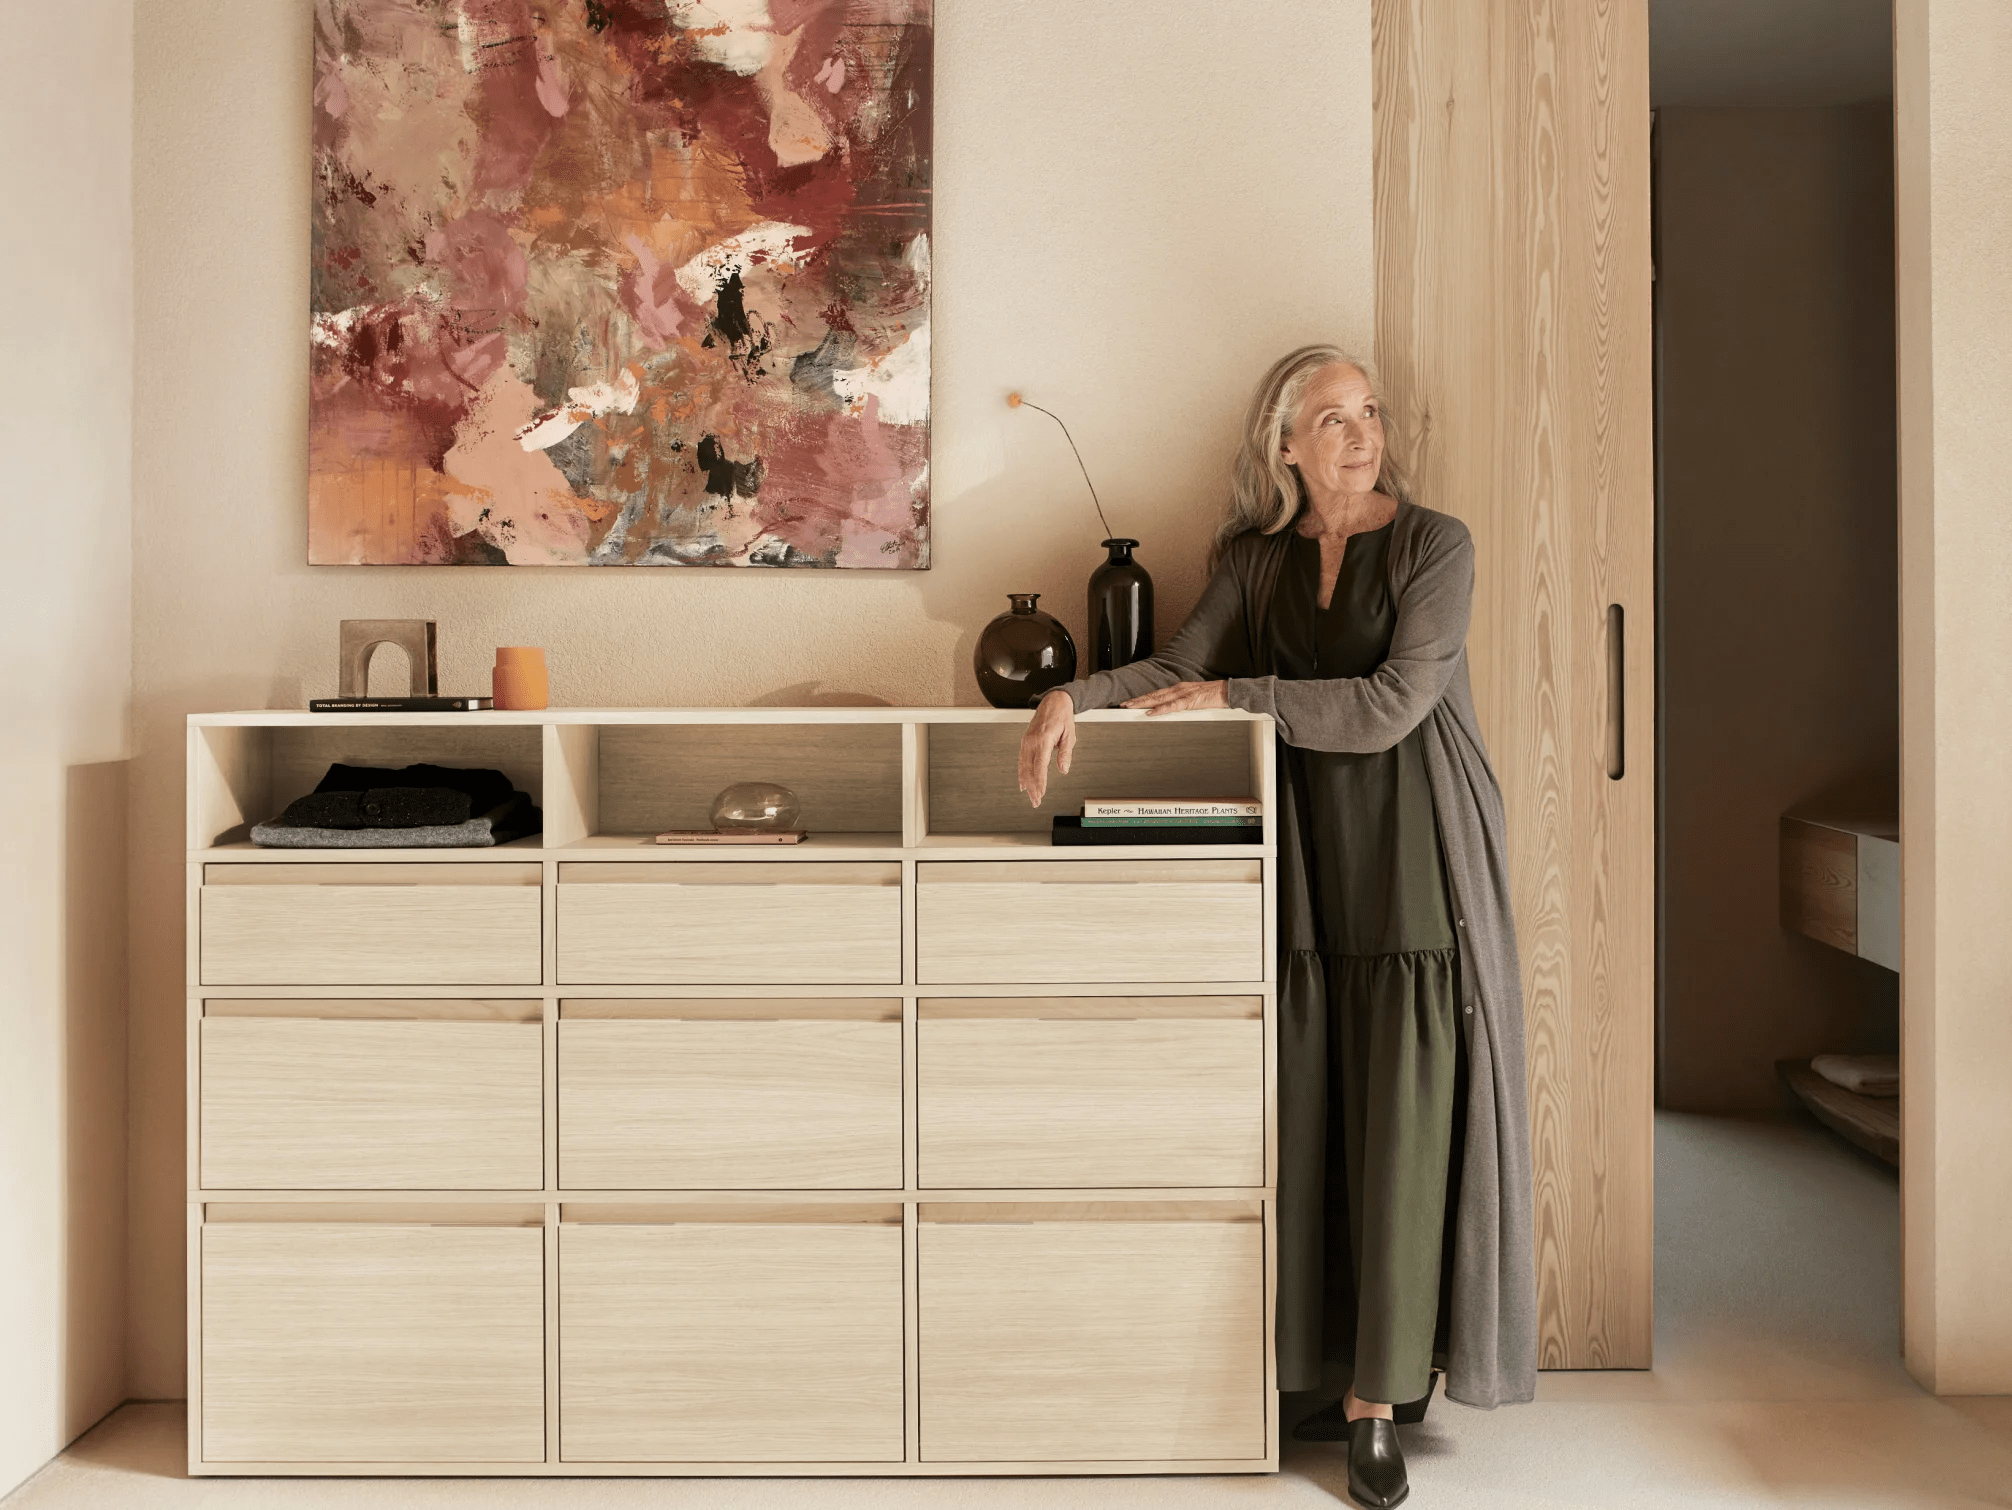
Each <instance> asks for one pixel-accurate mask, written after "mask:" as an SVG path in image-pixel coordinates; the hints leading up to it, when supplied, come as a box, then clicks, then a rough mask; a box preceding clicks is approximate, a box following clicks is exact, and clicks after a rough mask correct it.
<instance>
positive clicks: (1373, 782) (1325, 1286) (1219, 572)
mask: <svg viewBox="0 0 2012 1510" xmlns="http://www.w3.org/2000/svg"><path fill="white" fill-rule="evenodd" d="M1214 562H1215V569H1214V574H1213V576H1212V577H1211V578H1210V580H1209V583H1208V586H1207V587H1206V588H1205V589H1204V590H1203V593H1202V597H1201V601H1200V602H1199V603H1198V604H1197V605H1196V607H1195V611H1194V612H1193V614H1191V615H1190V616H1189V618H1188V621H1187V623H1186V624H1184V625H1183V626H1182V627H1181V630H1180V632H1179V633H1178V634H1176V635H1175V636H1174V638H1173V640H1172V641H1171V642H1170V643H1169V644H1168V646H1167V648H1166V649H1165V650H1164V651H1162V652H1161V653H1160V654H1159V655H1156V656H1154V657H1153V658H1152V659H1150V660H1145V661H1137V662H1134V663H1133V664H1131V665H1129V666H1123V667H1120V668H1119V669H1118V670H1116V671H1103V672H1098V673H1097V674H1096V675H1094V676H1091V677H1088V678H1086V679H1084V680H1082V681H1077V682H1071V683H1069V684H1068V685H1067V686H1065V687H1061V688H1058V689H1056V690H1055V691H1053V692H1050V693H1049V694H1048V695H1047V696H1046V697H1045V698H1043V699H1042V701H1041V704H1040V707H1039V708H1038V709H1037V711H1036V712H1035V715H1034V718H1033V721H1032V723H1031V724H1030V725H1029V726H1028V729H1027V733H1026V736H1025V738H1024V739H1023V740H1022V742H1021V746H1020V786H1021V789H1022V790H1023V791H1025V792H1026V793H1027V795H1028V797H1029V799H1030V800H1031V801H1032V802H1033V803H1034V805H1035V806H1037V807H1038V806H1039V805H1040V803H1041V798H1042V796H1043V794H1044V792H1045V790H1046V787H1047V781H1048V765H1049V760H1050V757H1051V756H1054V757H1056V758H1057V759H1058V760H1059V763H1060V767H1061V769H1062V770H1063V771H1067V770H1068V769H1069V761H1070V754H1071V751H1072V749H1073V747H1074V744H1075V729H1074V723H1073V720H1074V715H1075V714H1076V713H1077V712H1078V711H1080V710H1083V709H1089V708H1102V707H1108V706H1110V705H1112V704H1122V705H1123V706H1125V707H1127V708H1144V709H1146V710H1147V711H1148V712H1149V713H1152V714H1166V713H1179V712H1186V711H1188V710H1190V709H1198V708H1241V709H1244V710H1246V711H1247V712H1252V713H1267V714H1270V715H1271V717H1272V718H1273V719H1274V720H1275V721H1276V723H1277V727H1278V738H1279V758H1278V769H1279V778H1280V779H1279V783H1278V797H1279V800H1278V811H1277V812H1276V813H1275V814H1273V815H1272V816H1273V831H1274V833H1275V834H1276V835H1277V838H1278V846H1279V865H1278V876H1279V893H1280V894H1279V899H1278V900H1279V948H1280V954H1281V958H1280V960H1279V969H1278V1035H1279V1042H1278V1063H1279V1080H1280V1110H1279V1115H1280V1151H1279V1170H1278V1238H1279V1258H1278V1332H1277V1338H1278V1371H1279V1387H1280V1388H1281V1389H1285V1390H1311V1389H1317V1388H1319V1387H1320V1385H1321V1365H1322V1362H1323V1360H1324V1359H1334V1360H1336V1361H1345V1360H1347V1359H1349V1358H1350V1357H1351V1356H1352V1359H1353V1366H1354V1377H1353V1382H1352V1384H1351V1385H1350V1387H1349V1389H1348V1391H1347V1393H1346V1394H1345V1395H1344V1396H1343V1397H1342V1399H1341V1400H1340V1401H1339V1402H1337V1403H1336V1404H1334V1405H1331V1406H1329V1407H1328V1408H1327V1409H1325V1410H1323V1411H1320V1412H1319V1413H1317V1414H1315V1415H1313V1416H1311V1417H1309V1418H1308V1419H1306V1420H1304V1421H1302V1422H1301V1423H1300V1425H1299V1427H1298V1429H1297V1430H1296V1432H1295V1435H1297V1436H1299V1437H1300V1438H1301V1439H1302V1440H1339V1439H1341V1438H1344V1437H1345V1438H1346V1439H1347V1442H1348V1475H1349V1491H1350V1493H1351V1494H1353V1495H1354V1496H1355V1498H1356V1499H1357V1500H1359V1501H1361V1502H1362V1503H1364V1504H1368V1505H1372V1506H1387V1505H1394V1504H1396V1503H1397V1502H1398V1501H1399V1500H1401V1499H1403V1498H1404V1496H1405V1495H1406V1493H1408V1484H1407V1481H1406V1478H1405V1471H1404V1458H1403V1454H1402V1452H1401V1450H1400V1449H1399V1446H1398V1441H1397V1435H1396V1431H1395V1428H1394V1424H1393V1423H1394V1421H1406V1420H1410V1421H1415V1420H1417V1419H1419V1418H1420V1417H1422V1416H1423V1415H1424V1413H1425V1407H1426V1404H1427V1403H1428V1402H1429V1401H1430V1399H1431V1390H1432V1384H1433V1382H1434V1380H1435V1378H1436V1377H1437V1375H1438V1373H1440V1372H1442V1371H1443V1372H1444V1374H1445V1376H1446V1393H1447V1395H1448V1397H1449V1398H1451V1399H1455V1400H1459V1401H1462V1402H1463V1403H1466V1404H1469V1405H1479V1406H1488V1407H1492V1406H1495V1405H1498V1404H1502V1403H1505V1402H1512V1401H1525V1400H1529V1399H1530V1398H1531V1397H1532V1395H1533V1394H1534V1393H1535V1387H1536V1293H1535V1281H1534V1277H1533V1272H1532V1256H1531V1235H1530V1204H1531V1190H1530V1153H1529V1128H1528V1124H1527V1121H1526V1113H1525V1106H1524V1100H1525V1093H1524V1079H1523V999H1522V986H1521V980H1520V976H1519V973H1518V970H1517V964H1516V939H1515V927H1514V923H1513V921H1512V919H1511V917H1510V911H1509V876H1508V861H1507V856H1506V853H1505V848H1504V841H1503V815H1502V798H1501V792H1500V789H1499V788H1498V787H1497V786H1496V783H1495V777H1494V774H1493V772H1491V771H1490V769H1489V766H1488V756H1487V753H1486V752H1485V751H1484V750H1483V748H1482V744H1481V733H1480V730H1479V728H1478V727H1477V725H1476V723H1475V717H1474V703H1473V698H1472V695H1471V694H1470V692H1469V690H1468V682H1467V652H1466V638H1467V620H1468V613H1469V607H1470V601H1471V598H1472V595H1473V586H1474V547H1473V543H1472V541H1471V540H1470V539H1469V537H1468V533H1467V530H1466V528H1465V527H1464V526H1463V525H1461V524H1460V523H1459V521H1457V520H1455V519H1452V518H1449V517H1448V516H1447V515H1444V514H1437V513H1434V512H1432V511H1431V510H1430V509H1424V508H1420V507H1418V506H1417V505H1416V504H1414V503H1412V502H1411V501H1410V497H1409V493H1408V490H1407V488H1406V486H1405V483H1404V480H1403V473H1402V470H1401V468H1400V467H1399V465H1398V463H1397V460H1396V458H1395V457H1394V456H1393V454H1392V451H1391V447H1390V443H1389V436H1388V433H1387V430H1386V424H1385V420H1384V417H1383V411H1382V405H1381V404H1380V403H1379V401H1378V399H1377V395H1376V390H1375V386H1374V384H1373V383H1372V381H1371V379H1370V376H1369V373H1368V371H1367V370H1366V369H1365V368H1364V366H1363V365H1362V364H1361V363H1360V362H1357V361H1354V360H1352V359H1351V358H1349V357H1348V356H1347V355H1346V354H1344V353H1343V352H1341V351H1340V350H1338V349H1336V348H1335V347H1332V346H1306V347H1302V348H1301V349H1300V350H1298V351H1295V352H1293V353H1291V354H1290V355H1289V356H1286V357H1285V358H1283V359H1281V360H1280V361H1279V362H1278V363H1276V364H1275V365H1274V366H1273V367H1272V369H1271V370H1270V371H1269V372H1267V373H1266V374H1265V376H1264V379H1263V381H1262V382H1261V383H1260V384H1259V385H1258V390H1257V393H1256V395H1255V396H1254V397H1253V399H1252V402H1251V407H1250V412H1249V416H1248V419H1247V422H1246V426H1245V431H1244V437H1243V444H1242V447H1241V449H1240V451H1239V453H1238V456H1237V460H1236V469H1235V479H1234V492H1233V499H1232V502H1231V506H1230V511H1229V517H1228V518H1227V519H1225V520H1224V521H1223V524H1222V527H1221V529H1220V530H1219V531H1218V532H1217V536H1216V542H1215V551H1214Z"/></svg>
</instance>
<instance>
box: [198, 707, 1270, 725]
mask: <svg viewBox="0 0 2012 1510" xmlns="http://www.w3.org/2000/svg"><path fill="white" fill-rule="evenodd" d="M1029 716H1030V711H1029V710H1027V709H1023V708H886V707H866V708H850V707H847V708H537V709H532V710H528V711H524V712H486V713H309V712H307V711H306V710H304V709H299V708H264V709H252V710H247V711H243V712H236V713H191V714H190V715H189V723H190V725H191V727H195V728H239V729H288V728H329V727H335V726H352V727H353V726H362V727H369V728H392V729H397V728H415V729H416V728H427V727H453V728H496V727H503V726H524V725H531V726H542V725H545V724H595V725H605V724H1017V723H1025V722H1026V721H1027V719H1028V717H1029ZM1076 716H1077V718H1078V719H1079V720H1081V721H1083V722H1086V723H1131V722H1143V721H1144V720H1146V719H1147V718H1149V717H1151V715H1149V714H1147V713H1146V712H1145V711H1144V710H1142V709H1134V708H1100V709H1096V710H1094V711H1092V712H1089V713H1079V714H1077V715H1076ZM1160 717H1161V718H1163V719H1167V720H1178V721H1180V722H1183V723H1198V722H1199V723H1208V722H1217V723H1222V722H1229V723H1256V722H1258V721H1260V720H1262V719H1264V718H1266V715H1265V714H1262V713H1244V712H1241V711H1239V710H1237V709H1234V708H1211V709H1208V710H1207V711H1204V712H1199V713H1171V714H1162V715H1160Z"/></svg>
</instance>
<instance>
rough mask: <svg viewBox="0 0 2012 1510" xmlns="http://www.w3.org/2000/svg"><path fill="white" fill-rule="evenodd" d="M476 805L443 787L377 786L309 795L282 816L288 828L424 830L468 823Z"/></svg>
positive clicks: (299, 798)
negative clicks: (448, 824) (441, 825)
mask: <svg viewBox="0 0 2012 1510" xmlns="http://www.w3.org/2000/svg"><path fill="white" fill-rule="evenodd" d="M473 809H474V803H473V801H472V800H471V799H470V798H469V796H468V794H467V793H466V792H457V791H454V790H453V789H452V788H450V787H444V786H374V787H371V788H369V789H367V790H365V791H360V792H309V793H308V794H307V795H306V796H305V797H296V798H295V799H294V800H293V801H292V802H289V803H288V804H287V805H286V811H285V812H283V813H281V814H280V815H279V821H280V823H281V824H283V825H284V826H286V827H288V828H424V827H428V826H432V825H438V824H446V823H466V822H467V821H468V819H469V817H470V816H471V814H472V812H473Z"/></svg>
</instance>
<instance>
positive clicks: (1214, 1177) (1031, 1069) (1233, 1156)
mask: <svg viewBox="0 0 2012 1510" xmlns="http://www.w3.org/2000/svg"><path fill="white" fill-rule="evenodd" d="M1262 1006H1263V1003H1262V1001H1261V1000H1260V999H1259V998H1257V997H1243V998H1236V997H1208V996H1197V997H1162V998H1149V999H1146V1000H1144V1001H1140V1000H1139V999H1137V998H1132V997H1081V998H1075V999H1070V1000H1062V1001H1052V1000H1044V999H1043V998H1040V997H1026V998H1020V999H1017V1000H1006V1001H983V1002H972V1001H957V1000H950V1001H943V1002H932V1001H928V1000H924V1001H923V1002H921V1003H920V1009H919V1017H920V1020H919V1022H918V1023H917V1040H916V1043H917V1054H916V1071H917V1098H918V1099H917V1135H918V1137H919V1139H920V1161H919V1167H918V1177H919V1179H920V1182H921V1184H922V1185H923V1186H924V1187H925V1188H934V1189H951V1188H959V1187H962V1188H968V1189H978V1190H983V1189H1027V1190H1035V1189H1042V1188H1054V1189H1063V1188H1070V1187H1077V1188H1095V1187H1103V1188H1107V1189H1130V1188H1139V1189H1143V1188H1148V1187H1151V1186H1156V1185H1159V1186H1170V1187H1171V1186H1191V1187H1206V1186H1254V1185H1262V1184H1263V1183H1264V1026H1265V1025H1264V1020H1263V1016H1262ZM1093 1011H1094V1012H1095V1013H1096V1014H1097V1015H1095V1016H1092V1015H1090V1013H1091V1012H1093ZM1051 1014H1052V1015H1051Z"/></svg>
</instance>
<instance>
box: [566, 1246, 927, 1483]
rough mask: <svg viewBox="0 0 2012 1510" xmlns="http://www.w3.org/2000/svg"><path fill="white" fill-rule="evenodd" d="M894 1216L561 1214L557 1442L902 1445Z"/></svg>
mask: <svg viewBox="0 0 2012 1510" xmlns="http://www.w3.org/2000/svg"><path fill="white" fill-rule="evenodd" d="M901 1248H902V1244H901V1229H900V1227H898V1226H891V1225H866V1224H861V1223H856V1222H855V1223H846V1224H841V1225H832V1226H812V1225H805V1224H801V1223H791V1224H783V1225H777V1226H762V1225H758V1224H752V1223H731V1224H724V1223H723V1224H720V1225H701V1224H690V1225H678V1226H669V1227H642V1226H572V1225H568V1226H563V1227H561V1228H560V1232H559V1264H560V1271H559V1274H560V1279H559V1288H560V1336H559V1349H560V1364H559V1378H560V1386H559V1387H560V1399H561V1406H560V1420H561V1423H562V1424H561V1427H560V1455H561V1458H562V1459H563V1460H565V1461H568V1462H571V1461H574V1460H603V1461H605V1460H631V1461H652V1460H667V1459H668V1460H677V1459H690V1460H699V1461H706V1460H714V1461H718V1460H727V1461H732V1460H741V1461H754V1462H762V1461H784V1462H787V1461H806V1460H810V1461H815V1460H831V1461H855V1462H857V1461H881V1462H896V1461H899V1460H900V1459H901V1458H902V1456H903V1440H902V1437H903V1433H902V1329H901Z"/></svg>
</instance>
